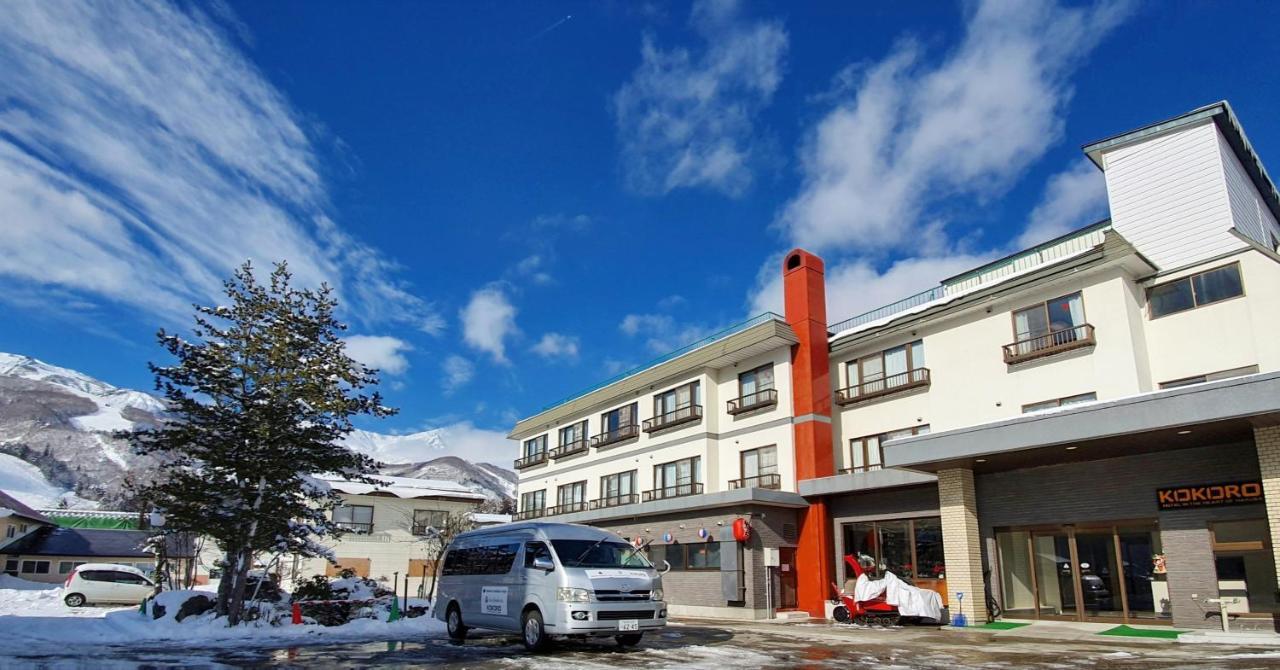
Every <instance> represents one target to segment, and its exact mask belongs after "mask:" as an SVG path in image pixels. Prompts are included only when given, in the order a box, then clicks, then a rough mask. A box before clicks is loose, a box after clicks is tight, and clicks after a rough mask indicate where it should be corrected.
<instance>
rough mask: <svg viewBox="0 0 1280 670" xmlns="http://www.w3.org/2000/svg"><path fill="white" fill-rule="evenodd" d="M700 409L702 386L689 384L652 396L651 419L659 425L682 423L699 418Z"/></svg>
mask: <svg viewBox="0 0 1280 670" xmlns="http://www.w3.org/2000/svg"><path fill="white" fill-rule="evenodd" d="M701 407H702V384H700V383H699V382H696V381H695V382H689V383H688V384H682V385H680V386H677V387H675V388H673V389H671V390H669V391H663V392H662V393H659V394H657V395H655V396H653V418H654V419H655V420H657V422H658V423H659V424H670V423H678V422H682V421H683V420H684V419H691V418H694V417H696V416H699V413H698V412H697V409H700V408H701Z"/></svg>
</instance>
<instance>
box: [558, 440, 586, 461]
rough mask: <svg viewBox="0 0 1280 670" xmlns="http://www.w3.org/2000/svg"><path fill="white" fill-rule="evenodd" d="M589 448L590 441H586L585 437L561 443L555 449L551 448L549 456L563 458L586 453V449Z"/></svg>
mask: <svg viewBox="0 0 1280 670" xmlns="http://www.w3.org/2000/svg"><path fill="white" fill-rule="evenodd" d="M590 448H591V443H589V442H587V441H586V439H581V440H574V441H573V442H569V443H567V444H562V445H560V446H558V447H556V448H555V449H552V450H551V457H552V458H564V457H566V456H572V455H574V454H582V453H586V451H587V449H590Z"/></svg>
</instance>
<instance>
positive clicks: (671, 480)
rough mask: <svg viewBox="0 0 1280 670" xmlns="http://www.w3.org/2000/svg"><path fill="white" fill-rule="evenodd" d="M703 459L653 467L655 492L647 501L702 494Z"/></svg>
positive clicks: (646, 495)
mask: <svg viewBox="0 0 1280 670" xmlns="http://www.w3.org/2000/svg"><path fill="white" fill-rule="evenodd" d="M701 482H702V459H701V458H700V457H698V456H693V457H691V458H682V459H680V460H678V461H672V462H670V463H663V464H662V465H655V466H653V486H654V490H652V491H648V492H646V493H645V500H661V499H663V498H675V497H679V496H687V495H694V494H697V493H702V483H701Z"/></svg>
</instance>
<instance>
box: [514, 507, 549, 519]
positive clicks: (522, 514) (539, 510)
mask: <svg viewBox="0 0 1280 670" xmlns="http://www.w3.org/2000/svg"><path fill="white" fill-rule="evenodd" d="M546 514H547V508H545V507H535V508H533V509H522V510H520V511H519V512H516V515H515V517H514V518H513V520H514V521H527V520H529V519H541V518H542V517H544V516H546Z"/></svg>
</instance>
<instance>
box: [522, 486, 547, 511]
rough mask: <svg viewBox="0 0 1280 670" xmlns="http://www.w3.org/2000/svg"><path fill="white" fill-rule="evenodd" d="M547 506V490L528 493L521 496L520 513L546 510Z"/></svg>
mask: <svg viewBox="0 0 1280 670" xmlns="http://www.w3.org/2000/svg"><path fill="white" fill-rule="evenodd" d="M546 506H547V491H546V489H542V490H538V491H528V492H526V493H521V494H520V511H521V512H524V511H532V510H537V509H545V508H546Z"/></svg>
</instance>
